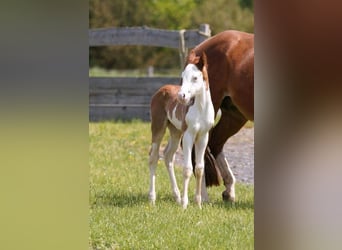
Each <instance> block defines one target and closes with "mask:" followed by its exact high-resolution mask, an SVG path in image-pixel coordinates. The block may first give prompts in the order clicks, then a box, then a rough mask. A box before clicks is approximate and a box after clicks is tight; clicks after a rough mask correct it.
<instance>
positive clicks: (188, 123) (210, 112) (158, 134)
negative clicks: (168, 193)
mask: <svg viewBox="0 0 342 250" xmlns="http://www.w3.org/2000/svg"><path fill="white" fill-rule="evenodd" d="M214 117H215V113H214V106H213V104H212V101H211V95H210V89H209V82H208V75H207V63H206V57H205V55H201V57H199V56H198V57H197V58H194V60H193V62H192V63H191V64H188V65H187V66H186V68H185V69H184V71H183V73H182V86H176V85H165V86H163V87H161V88H160V89H159V90H158V91H157V92H156V93H155V94H154V96H153V97H152V100H151V131H152V145H151V151H150V158H149V168H150V190H149V199H150V201H151V202H152V203H153V204H154V203H155V200H156V192H155V179H156V175H155V172H156V167H157V163H158V160H159V148H160V143H161V140H162V138H163V136H164V134H165V131H166V128H168V129H169V131H170V139H169V141H168V144H167V146H166V148H165V150H164V160H165V165H166V168H167V170H168V173H169V177H170V182H171V188H172V192H173V195H174V197H175V199H176V201H177V202H178V203H181V204H182V206H183V208H184V209H185V208H186V207H187V206H188V203H189V200H188V186H189V181H190V177H191V175H192V169H193V165H192V160H191V151H192V148H193V146H195V159H196V165H195V166H194V168H195V176H196V195H195V199H196V203H197V205H198V206H199V207H200V208H201V203H202V196H201V188H202V186H203V187H204V185H202V179H203V173H204V153H205V149H206V147H207V143H208V138H209V130H210V129H211V128H212V126H213V125H214ZM181 140H182V145H183V154H184V168H183V187H184V194H183V197H182V199H181V196H180V192H179V189H178V186H177V181H176V177H175V173H174V158H175V152H176V150H177V149H178V147H179V144H180V141H181Z"/></svg>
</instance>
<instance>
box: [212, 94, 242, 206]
mask: <svg viewBox="0 0 342 250" xmlns="http://www.w3.org/2000/svg"><path fill="white" fill-rule="evenodd" d="M221 110H222V116H221V119H220V121H219V122H218V124H217V125H216V126H215V127H214V128H213V129H212V131H211V134H210V138H209V142H208V146H209V148H210V150H211V153H212V155H213V156H214V157H215V159H216V162H217V166H218V168H219V170H220V173H221V176H222V179H223V183H224V185H225V186H226V190H225V191H223V193H222V198H223V200H229V201H234V200H235V177H234V174H233V172H232V170H231V169H230V167H229V164H228V161H227V160H226V158H225V156H224V154H223V152H222V150H223V146H224V144H225V143H226V141H227V140H228V138H229V137H231V136H232V135H234V134H236V133H237V132H238V131H239V130H240V129H241V128H242V127H243V125H244V124H245V123H246V122H247V119H246V118H245V117H244V116H243V115H242V114H241V112H240V111H239V110H238V109H237V108H236V107H235V106H234V105H233V104H232V103H231V100H230V98H229V97H226V98H225V99H224V100H223V102H222V105H221Z"/></svg>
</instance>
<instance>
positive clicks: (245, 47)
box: [187, 30, 254, 201]
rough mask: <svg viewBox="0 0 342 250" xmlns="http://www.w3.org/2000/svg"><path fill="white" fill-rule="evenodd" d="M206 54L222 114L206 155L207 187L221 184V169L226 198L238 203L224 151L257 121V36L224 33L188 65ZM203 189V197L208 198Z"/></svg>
mask: <svg viewBox="0 0 342 250" xmlns="http://www.w3.org/2000/svg"><path fill="white" fill-rule="evenodd" d="M203 53H205V55H206V58H207V63H208V77H209V81H210V92H211V96H212V101H213V105H214V109H215V113H216V112H217V111H218V110H219V109H221V111H222V115H221V119H220V121H219V122H218V124H217V125H216V126H215V127H214V128H213V129H212V130H211V132H210V135H209V142H208V149H207V150H206V153H205V180H206V186H212V185H219V179H218V175H217V172H216V170H217V168H218V169H219V172H220V175H221V176H222V179H223V182H224V185H225V187H226V190H225V191H223V192H222V198H223V200H230V201H234V200H235V177H234V174H233V172H232V171H231V169H230V167H229V164H228V162H227V160H226V158H225V156H224V154H223V152H222V150H223V146H224V144H225V143H226V141H227V140H228V139H229V137H231V136H232V135H234V134H235V133H237V132H238V131H239V130H240V129H241V128H242V127H243V125H244V124H245V123H246V122H247V121H248V120H251V121H254V34H249V33H245V32H240V31H234V30H229V31H224V32H221V33H219V34H217V35H215V36H213V37H211V38H209V39H207V40H206V41H204V42H202V43H201V44H199V45H198V46H197V47H195V48H194V49H193V50H192V51H191V52H190V54H189V56H188V60H187V63H188V64H191V63H193V61H194V60H197V59H196V58H197V57H198V56H201V55H202V54H203ZM203 190H204V192H203V193H202V196H203V197H206V196H207V193H206V189H203Z"/></svg>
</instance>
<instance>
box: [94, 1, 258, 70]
mask: <svg viewBox="0 0 342 250" xmlns="http://www.w3.org/2000/svg"><path fill="white" fill-rule="evenodd" d="M202 23H208V24H209V25H210V27H211V30H212V34H213V35H214V34H216V33H218V32H221V31H223V30H227V29H237V30H242V31H247V32H253V29H254V18H253V1H252V0H215V1H203V0H168V1H162V0H139V1H136V0H125V1H122V0H90V2H89V27H90V28H103V27H131V26H144V25H146V26H149V27H153V28H160V29H174V30H179V29H198V27H199V25H200V24H202ZM89 62H90V67H93V66H99V67H103V68H106V69H114V68H115V69H135V68H140V69H142V68H147V67H148V66H149V65H153V66H155V67H160V68H179V67H180V65H179V64H180V61H179V55H178V51H177V50H175V49H168V48H156V47H147V46H117V47H94V48H91V49H90V52H89Z"/></svg>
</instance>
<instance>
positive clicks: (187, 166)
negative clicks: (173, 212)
mask: <svg viewBox="0 0 342 250" xmlns="http://www.w3.org/2000/svg"><path fill="white" fill-rule="evenodd" d="M182 142H183V155H184V168H183V188H184V190H183V192H184V194H183V199H182V205H183V208H184V209H185V208H186V207H187V206H188V204H189V198H188V188H189V182H190V177H191V175H192V162H191V150H192V146H193V144H194V135H193V134H191V133H190V132H189V131H185V133H184V135H183V141H182Z"/></svg>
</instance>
